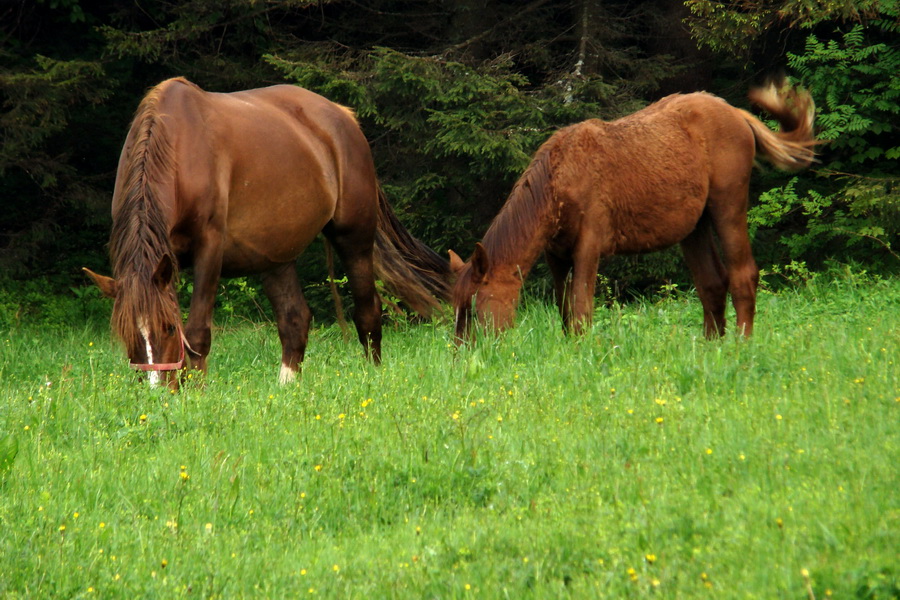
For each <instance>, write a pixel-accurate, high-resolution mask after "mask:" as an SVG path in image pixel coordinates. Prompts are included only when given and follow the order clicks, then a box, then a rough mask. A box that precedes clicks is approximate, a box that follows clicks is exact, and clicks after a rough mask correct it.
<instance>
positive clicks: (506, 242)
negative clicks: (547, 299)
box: [483, 202, 558, 282]
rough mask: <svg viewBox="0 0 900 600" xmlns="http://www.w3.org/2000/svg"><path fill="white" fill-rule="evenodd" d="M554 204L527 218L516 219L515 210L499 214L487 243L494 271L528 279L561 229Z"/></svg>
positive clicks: (487, 236)
mask: <svg viewBox="0 0 900 600" xmlns="http://www.w3.org/2000/svg"><path fill="white" fill-rule="evenodd" d="M552 204H553V203H550V202H547V203H545V205H544V206H543V207H541V209H540V210H538V211H534V212H531V213H530V214H528V215H527V216H526V218H516V216H515V214H514V211H512V210H510V211H507V210H504V211H502V212H501V214H500V215H498V217H497V222H496V223H495V225H496V227H495V226H494V225H492V226H491V228H490V229H489V230H488V232H487V234H485V237H484V240H483V243H484V246H485V249H486V250H487V253H488V256H490V257H491V269H492V270H493V271H495V272H512V273H514V274H515V275H516V276H517V278H518V279H519V281H520V282H521V281H522V280H524V279H525V277H527V276H528V272H529V271H531V268H532V267H533V266H534V263H535V262H537V259H538V258H539V257H540V255H541V252H543V251H544V249H545V248H546V247H547V244H548V243H549V241H550V239H551V238H552V237H553V235H554V234H555V232H556V229H557V227H558V215H555V214H553V212H552V209H553V207H552ZM504 208H506V207H504Z"/></svg>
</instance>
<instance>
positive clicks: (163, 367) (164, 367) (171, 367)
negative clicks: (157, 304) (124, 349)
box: [128, 325, 196, 372]
mask: <svg viewBox="0 0 900 600" xmlns="http://www.w3.org/2000/svg"><path fill="white" fill-rule="evenodd" d="M178 333H179V334H180V335H181V349H180V352H179V354H178V362H173V363H153V364H149V363H133V362H129V363H128V364H129V366H130V367H131V368H132V369H134V370H135V371H144V372H147V371H179V370H181V368H182V367H184V349H185V348H187V349H188V350H189V351H190V352H191V353H192V354H196V352H194V350H193V349H192V348H191V345H190V344H189V343H188V341H187V338H186V337H185V335H184V330H183V329H182V328H181V325H179V326H178Z"/></svg>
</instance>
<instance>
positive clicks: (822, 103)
mask: <svg viewBox="0 0 900 600" xmlns="http://www.w3.org/2000/svg"><path fill="white" fill-rule="evenodd" d="M882 9H883V10H884V11H885V12H884V15H883V16H884V19H883V20H881V21H876V22H875V23H873V24H872V25H871V26H870V27H868V28H864V27H862V26H861V25H855V26H853V27H851V28H850V30H849V31H847V32H846V33H840V32H837V33H836V34H835V37H834V38H833V39H827V40H826V39H823V38H822V36H821V35H810V36H808V37H807V40H806V45H805V48H804V51H803V52H802V53H798V54H793V53H791V54H788V64H789V66H790V67H791V68H792V69H794V70H795V71H796V72H797V73H798V74H799V75H800V77H801V78H802V79H803V80H804V81H805V82H806V84H807V85H808V86H809V88H810V90H811V91H812V93H813V94H814V97H815V98H816V99H817V100H818V104H817V114H816V123H817V124H818V126H819V127H820V134H819V136H820V138H821V139H824V140H827V143H826V144H825V145H824V146H823V147H822V148H821V153H822V161H823V166H822V167H820V168H819V169H817V172H818V174H819V176H820V177H821V178H822V180H823V181H827V184H826V185H824V186H820V189H824V190H827V191H820V190H817V189H815V188H814V187H812V186H811V185H810V184H809V183H805V184H802V185H801V184H800V180H799V179H798V178H794V179H792V180H791V181H790V182H789V183H787V184H786V185H785V186H783V187H781V188H777V189H774V190H770V191H769V192H766V193H764V194H762V195H761V196H760V200H759V203H758V204H757V205H756V206H755V207H753V208H752V209H751V214H750V223H751V227H752V228H754V229H756V228H763V229H770V230H774V231H779V232H780V234H781V235H780V236H779V241H780V243H781V244H783V245H784V246H786V247H787V249H788V253H787V258H788V259H789V260H792V261H796V260H807V261H810V262H812V261H813V260H814V259H816V258H817V259H818V262H820V263H821V259H822V258H824V257H827V256H838V257H840V258H841V259H842V260H850V259H856V260H865V261H868V262H869V264H871V266H872V267H873V268H884V269H896V268H898V267H900V255H898V254H897V252H896V251H895V250H894V248H896V247H897V244H898V242H900V187H898V185H900V179H898V176H897V173H898V165H900V161H898V157H900V145H898V142H897V139H898V137H897V125H896V123H897V120H898V115H900V44H898V42H897V38H896V35H895V30H896V28H897V22H896V17H897V13H896V5H888V3H883V4H882ZM889 17H893V18H894V19H895V20H893V21H891V20H890V18H889ZM857 173H858V174H857ZM798 186H800V188H799V189H798Z"/></svg>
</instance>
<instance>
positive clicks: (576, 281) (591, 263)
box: [569, 243, 600, 335]
mask: <svg viewBox="0 0 900 600" xmlns="http://www.w3.org/2000/svg"><path fill="white" fill-rule="evenodd" d="M599 265H600V250H599V249H597V248H596V247H595V246H594V245H592V244H588V243H582V244H580V246H579V247H578V249H577V250H576V252H575V257H574V261H573V268H572V283H571V289H570V292H569V296H570V297H571V298H570V300H569V302H570V303H571V306H572V317H571V321H570V323H569V328H570V331H572V332H574V333H575V334H576V335H580V334H582V333H584V332H585V331H586V330H588V329H590V327H591V321H592V320H593V316H594V289H595V287H596V283H597V268H598V267H599Z"/></svg>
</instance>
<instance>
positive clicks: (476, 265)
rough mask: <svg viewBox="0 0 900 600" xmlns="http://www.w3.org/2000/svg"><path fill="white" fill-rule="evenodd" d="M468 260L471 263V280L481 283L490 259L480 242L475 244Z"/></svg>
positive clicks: (489, 264)
mask: <svg viewBox="0 0 900 600" xmlns="http://www.w3.org/2000/svg"><path fill="white" fill-rule="evenodd" d="M469 260H470V261H471V263H472V281H474V282H475V283H481V282H482V280H484V276H485V275H487V272H488V271H489V270H490V268H491V259H490V258H488V253H487V250H485V249H484V246H482V245H481V242H477V243H476V244H475V252H473V253H472V258H471V259H469Z"/></svg>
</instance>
